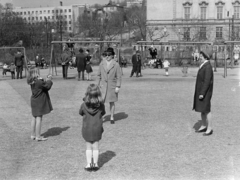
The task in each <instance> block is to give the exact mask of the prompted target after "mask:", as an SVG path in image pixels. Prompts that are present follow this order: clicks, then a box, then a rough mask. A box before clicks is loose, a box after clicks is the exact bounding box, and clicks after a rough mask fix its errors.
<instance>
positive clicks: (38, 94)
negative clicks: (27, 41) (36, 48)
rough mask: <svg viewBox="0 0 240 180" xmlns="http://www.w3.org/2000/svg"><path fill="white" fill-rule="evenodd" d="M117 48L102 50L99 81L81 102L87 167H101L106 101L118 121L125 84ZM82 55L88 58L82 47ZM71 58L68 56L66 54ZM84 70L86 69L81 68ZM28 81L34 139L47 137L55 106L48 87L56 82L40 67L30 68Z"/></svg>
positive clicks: (89, 88) (112, 121)
mask: <svg viewBox="0 0 240 180" xmlns="http://www.w3.org/2000/svg"><path fill="white" fill-rule="evenodd" d="M114 55H115V53H114V50H113V48H108V49H107V50H106V51H104V53H103V54H102V56H101V58H102V61H101V63H100V65H99V70H98V73H97V78H98V80H97V83H96V84H90V85H89V86H88V87H87V90H86V93H85V97H84V98H83V103H82V104H81V106H80V109H79V114H80V115H81V116H83V125H82V136H83V138H84V140H85V141H86V158H87V166H86V167H85V168H84V169H85V170H86V171H97V170H98V169H99V166H98V157H99V149H98V143H99V141H100V140H101V138H102V133H103V131H104V130H103V116H104V115H105V113H106V111H105V105H104V104H105V103H109V105H110V122H111V124H114V123H115V120H114V112H115V102H117V101H118V93H119V90H120V87H121V76H122V72H121V68H120V66H119V64H118V62H116V60H115V57H114ZM65 56H66V55H65ZM76 57H77V58H78V59H82V60H84V58H85V55H83V50H82V49H80V50H79V55H77V56H76ZM66 58H67V57H66ZM81 72H82V71H81ZM27 83H28V84H29V85H30V87H31V91H32V96H31V109H32V116H33V119H32V121H31V137H30V138H31V139H32V140H36V141H46V140H47V138H45V137H42V136H40V135H41V124H42V118H43V115H45V114H48V113H50V112H51V111H52V110H53V107H52V103H51V100H50V96H49V93H48V91H49V90H50V89H51V87H52V85H53V82H52V77H51V75H48V76H47V77H46V78H45V79H43V78H42V77H40V75H39V71H38V70H37V68H32V69H30V71H29V72H28V78H27Z"/></svg>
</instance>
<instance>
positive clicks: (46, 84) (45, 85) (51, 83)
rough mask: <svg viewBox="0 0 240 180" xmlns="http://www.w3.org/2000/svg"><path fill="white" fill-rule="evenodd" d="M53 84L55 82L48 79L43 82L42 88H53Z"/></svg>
mask: <svg viewBox="0 0 240 180" xmlns="http://www.w3.org/2000/svg"><path fill="white" fill-rule="evenodd" d="M52 85H53V82H52V81H51V80H47V81H46V82H43V83H42V88H43V89H44V90H47V91H49V90H50V89H51V87H52Z"/></svg>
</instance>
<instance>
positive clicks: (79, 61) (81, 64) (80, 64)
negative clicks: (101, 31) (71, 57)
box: [76, 48, 86, 81]
mask: <svg viewBox="0 0 240 180" xmlns="http://www.w3.org/2000/svg"><path fill="white" fill-rule="evenodd" d="M83 52H84V51H83V49H82V48H80V49H79V53H78V54H77V55H76V67H77V71H78V81H80V79H81V74H82V80H83V81H84V71H85V69H86V55H85V54H84V53H83Z"/></svg>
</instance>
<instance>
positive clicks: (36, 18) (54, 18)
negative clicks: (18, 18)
mask: <svg viewBox="0 0 240 180" xmlns="http://www.w3.org/2000/svg"><path fill="white" fill-rule="evenodd" d="M68 17H69V19H71V15H69V16H68ZM63 18H66V19H67V15H65V16H52V20H58V19H63ZM24 19H25V20H27V19H28V20H43V19H51V16H48V17H47V16H44V17H43V16H40V17H28V18H26V17H25V18H24Z"/></svg>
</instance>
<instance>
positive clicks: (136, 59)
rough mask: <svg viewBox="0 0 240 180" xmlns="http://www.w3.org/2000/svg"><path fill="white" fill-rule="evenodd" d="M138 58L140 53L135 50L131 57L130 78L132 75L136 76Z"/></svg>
mask: <svg viewBox="0 0 240 180" xmlns="http://www.w3.org/2000/svg"><path fill="white" fill-rule="evenodd" d="M138 56H140V52H139V51H138V50H137V51H136V53H135V54H134V55H133V56H132V72H131V75H130V77H132V76H133V74H134V73H136V74H137V61H138Z"/></svg>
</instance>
